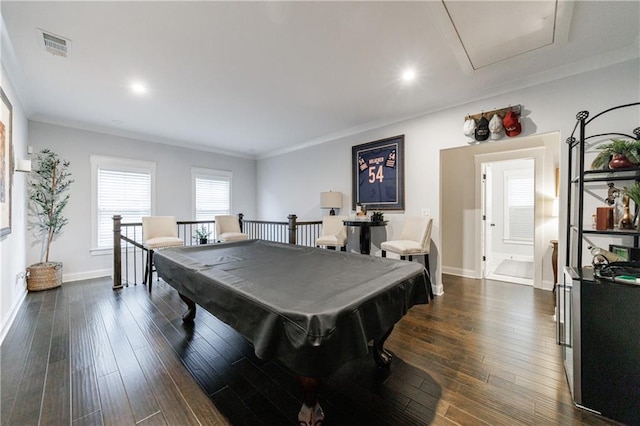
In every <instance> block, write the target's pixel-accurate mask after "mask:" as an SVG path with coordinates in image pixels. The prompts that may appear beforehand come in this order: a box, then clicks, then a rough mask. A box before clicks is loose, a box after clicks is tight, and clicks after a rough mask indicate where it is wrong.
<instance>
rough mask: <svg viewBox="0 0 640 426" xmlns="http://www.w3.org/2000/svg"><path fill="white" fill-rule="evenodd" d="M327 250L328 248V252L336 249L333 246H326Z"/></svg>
mask: <svg viewBox="0 0 640 426" xmlns="http://www.w3.org/2000/svg"><path fill="white" fill-rule="evenodd" d="M327 248H328V249H329V250H334V251H335V249H336V247H335V246H327Z"/></svg>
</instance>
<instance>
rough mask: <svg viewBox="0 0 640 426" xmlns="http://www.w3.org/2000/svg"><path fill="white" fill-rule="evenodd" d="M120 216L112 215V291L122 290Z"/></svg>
mask: <svg viewBox="0 0 640 426" xmlns="http://www.w3.org/2000/svg"><path fill="white" fill-rule="evenodd" d="M121 222H122V216H120V215H119V214H114V215H113V289H114V290H117V289H120V288H122V250H121V246H120V241H121V240H120V236H121V227H120V224H121Z"/></svg>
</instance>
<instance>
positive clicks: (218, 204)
mask: <svg viewBox="0 0 640 426" xmlns="http://www.w3.org/2000/svg"><path fill="white" fill-rule="evenodd" d="M193 186H194V202H195V206H194V209H195V218H196V220H213V219H214V217H215V216H216V215H222V214H230V213H231V173H230V172H221V171H216V170H206V169H194V170H193Z"/></svg>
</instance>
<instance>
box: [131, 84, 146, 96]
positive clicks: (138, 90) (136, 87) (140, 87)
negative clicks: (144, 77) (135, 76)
mask: <svg viewBox="0 0 640 426" xmlns="http://www.w3.org/2000/svg"><path fill="white" fill-rule="evenodd" d="M130 87H131V90H132V91H133V93H135V94H136V95H144V94H145V93H147V86H145V85H144V84H142V83H140V82H139V81H136V82H133V83H131V86H130Z"/></svg>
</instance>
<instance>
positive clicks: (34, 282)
mask: <svg viewBox="0 0 640 426" xmlns="http://www.w3.org/2000/svg"><path fill="white" fill-rule="evenodd" d="M69 164H70V163H69V162H68V161H66V160H61V159H60V158H59V157H58V155H57V154H56V153H54V152H52V151H51V150H49V149H43V150H42V151H40V152H39V153H38V155H37V157H36V166H35V168H34V169H33V170H32V171H31V179H30V181H29V184H28V197H29V213H30V215H31V216H34V217H35V218H36V220H35V221H34V222H30V223H29V228H30V229H33V230H34V236H35V237H36V238H37V241H38V242H40V241H41V242H42V251H41V254H40V263H36V264H34V265H31V266H29V268H27V289H28V290H29V291H38V290H47V289H50V288H55V287H59V286H60V285H61V284H62V262H50V261H49V253H50V249H51V243H52V242H53V240H55V239H56V238H57V237H58V236H59V235H60V234H61V233H62V228H63V227H64V226H65V225H66V224H67V223H68V222H69V220H68V219H67V218H66V217H64V216H63V215H62V211H63V210H64V208H65V207H66V205H67V203H68V202H69V194H67V193H66V192H67V191H68V190H69V186H70V185H71V184H72V183H73V179H71V173H70V172H69V171H68V170H69Z"/></svg>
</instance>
